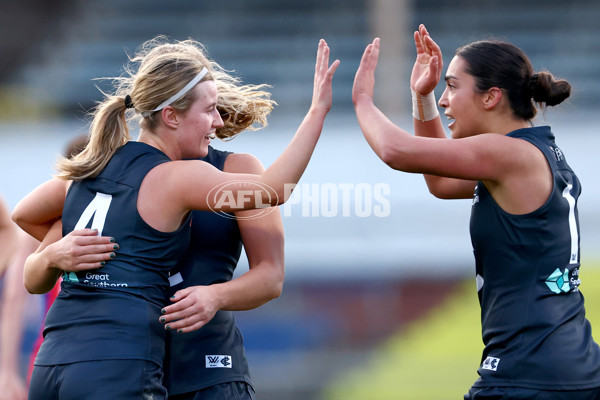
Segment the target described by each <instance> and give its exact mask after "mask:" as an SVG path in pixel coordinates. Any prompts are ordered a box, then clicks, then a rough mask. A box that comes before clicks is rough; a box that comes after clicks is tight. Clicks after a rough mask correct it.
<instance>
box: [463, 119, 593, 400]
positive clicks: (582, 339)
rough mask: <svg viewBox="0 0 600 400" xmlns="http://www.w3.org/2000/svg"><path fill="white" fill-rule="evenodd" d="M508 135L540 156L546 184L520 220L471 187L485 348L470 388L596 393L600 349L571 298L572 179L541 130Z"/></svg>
mask: <svg viewBox="0 0 600 400" xmlns="http://www.w3.org/2000/svg"><path fill="white" fill-rule="evenodd" d="M508 136H509V137H512V138H517V139H522V140H526V141H528V142H530V143H531V144H533V145H535V146H536V147H537V148H538V149H539V150H540V151H541V152H542V153H543V154H544V155H545V157H546V159H547V161H548V164H549V165H550V167H551V169H552V176H553V179H554V184H553V188H552V192H551V193H550V196H549V197H548V199H547V201H546V202H545V203H544V204H543V205H542V206H541V207H540V208H538V209H537V210H535V211H533V212H531V213H529V214H524V215H513V214H509V213H507V212H505V211H504V210H502V209H501V208H500V207H499V206H498V204H497V203H496V202H495V201H494V199H493V198H492V196H491V195H490V193H489V192H488V190H487V189H486V187H485V185H484V184H483V183H482V182H479V183H478V184H477V188H476V189H475V197H474V199H473V206H472V212H471V228H470V229H471V240H472V244H473V249H474V253H475V262H476V273H477V279H476V280H477V288H478V294H479V301H480V304H481V324H482V334H483V342H484V344H485V349H484V351H483V356H482V363H481V366H480V367H479V369H478V374H479V375H480V377H479V379H478V380H477V382H475V384H474V385H473V386H474V387H490V386H513V387H524V388H530V389H540V390H544V389H545V390H580V389H589V388H595V387H600V349H599V347H598V345H597V344H596V343H595V342H594V340H593V339H592V332H591V326H590V323H589V322H588V320H587V319H586V317H585V309H584V298H583V295H582V293H581V292H580V291H579V285H580V283H581V281H580V276H579V266H580V264H579V262H580V257H579V219H578V214H577V200H578V197H579V195H580V193H581V186H580V183H579V180H578V179H577V176H576V175H575V173H574V172H573V170H572V169H571V168H570V167H569V165H568V164H567V161H566V159H565V155H564V154H563V153H562V151H561V150H560V148H558V147H557V146H556V143H555V141H554V135H553V134H552V132H551V130H550V128H549V127H547V126H543V127H534V128H525V129H519V130H516V131H513V132H511V133H510V134H509V135H508Z"/></svg>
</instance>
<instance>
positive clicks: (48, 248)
mask: <svg viewBox="0 0 600 400" xmlns="http://www.w3.org/2000/svg"><path fill="white" fill-rule="evenodd" d="M61 237H62V224H61V223H60V222H59V223H56V224H55V225H54V226H53V227H52V228H51V230H50V232H48V234H47V235H46V237H45V238H44V240H43V241H42V243H41V244H40V246H39V247H38V249H37V250H36V251H35V252H34V253H32V254H30V255H29V257H27V260H26V261H25V267H24V270H23V282H24V284H25V288H27V291H28V292H29V293H32V294H42V293H47V292H49V291H50V290H52V288H53V287H54V285H55V284H56V281H57V280H58V278H59V277H60V275H61V273H62V271H61V270H60V269H58V268H55V267H54V266H53V265H54V263H53V260H55V259H57V258H58V256H57V255H56V254H54V249H55V247H56V246H55V245H54V243H55V242H56V241H58V240H60V238H61Z"/></svg>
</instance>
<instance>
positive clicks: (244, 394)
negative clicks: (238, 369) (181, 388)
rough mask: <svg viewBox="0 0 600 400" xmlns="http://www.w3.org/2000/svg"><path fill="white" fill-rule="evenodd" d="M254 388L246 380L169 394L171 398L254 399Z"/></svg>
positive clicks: (177, 399)
mask: <svg viewBox="0 0 600 400" xmlns="http://www.w3.org/2000/svg"><path fill="white" fill-rule="evenodd" d="M254 399H255V397H254V389H253V388H252V386H250V385H248V384H247V383H246V382H241V381H240V382H226V383H221V384H218V385H214V386H210V387H207V388H205V389H202V390H198V391H196V392H190V393H184V394H178V395H174V396H169V400H254Z"/></svg>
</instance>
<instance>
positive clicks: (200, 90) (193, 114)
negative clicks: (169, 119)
mask: <svg viewBox="0 0 600 400" xmlns="http://www.w3.org/2000/svg"><path fill="white" fill-rule="evenodd" d="M192 91H193V92H194V97H195V99H196V100H194V102H193V103H192V105H191V107H190V108H189V109H188V110H186V111H185V112H184V113H182V114H180V117H179V126H178V128H179V129H178V130H179V132H178V137H179V143H180V148H181V151H182V156H183V157H182V158H184V159H190V158H199V157H204V156H206V155H207V154H208V145H209V144H210V140H211V138H213V137H214V135H215V131H216V129H217V128H220V127H222V126H223V120H222V119H221V115H220V114H219V112H218V111H217V86H216V84H215V82H214V81H212V80H207V81H204V82H201V83H199V84H197V85H196V87H194V89H192Z"/></svg>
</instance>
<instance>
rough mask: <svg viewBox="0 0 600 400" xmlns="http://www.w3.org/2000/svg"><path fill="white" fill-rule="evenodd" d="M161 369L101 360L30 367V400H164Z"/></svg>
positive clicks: (148, 364)
mask: <svg viewBox="0 0 600 400" xmlns="http://www.w3.org/2000/svg"><path fill="white" fill-rule="evenodd" d="M162 380H163V373H162V368H161V367H159V366H158V365H157V364H156V363H153V362H151V361H146V360H101V361H83V362H76V363H71V364H62V365H52V366H40V365H36V366H35V367H34V368H33V373H32V375H31V383H30V385H29V397H28V399H29V400H106V399H119V400H166V398H167V390H166V388H165V387H164V386H163V385H162Z"/></svg>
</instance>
